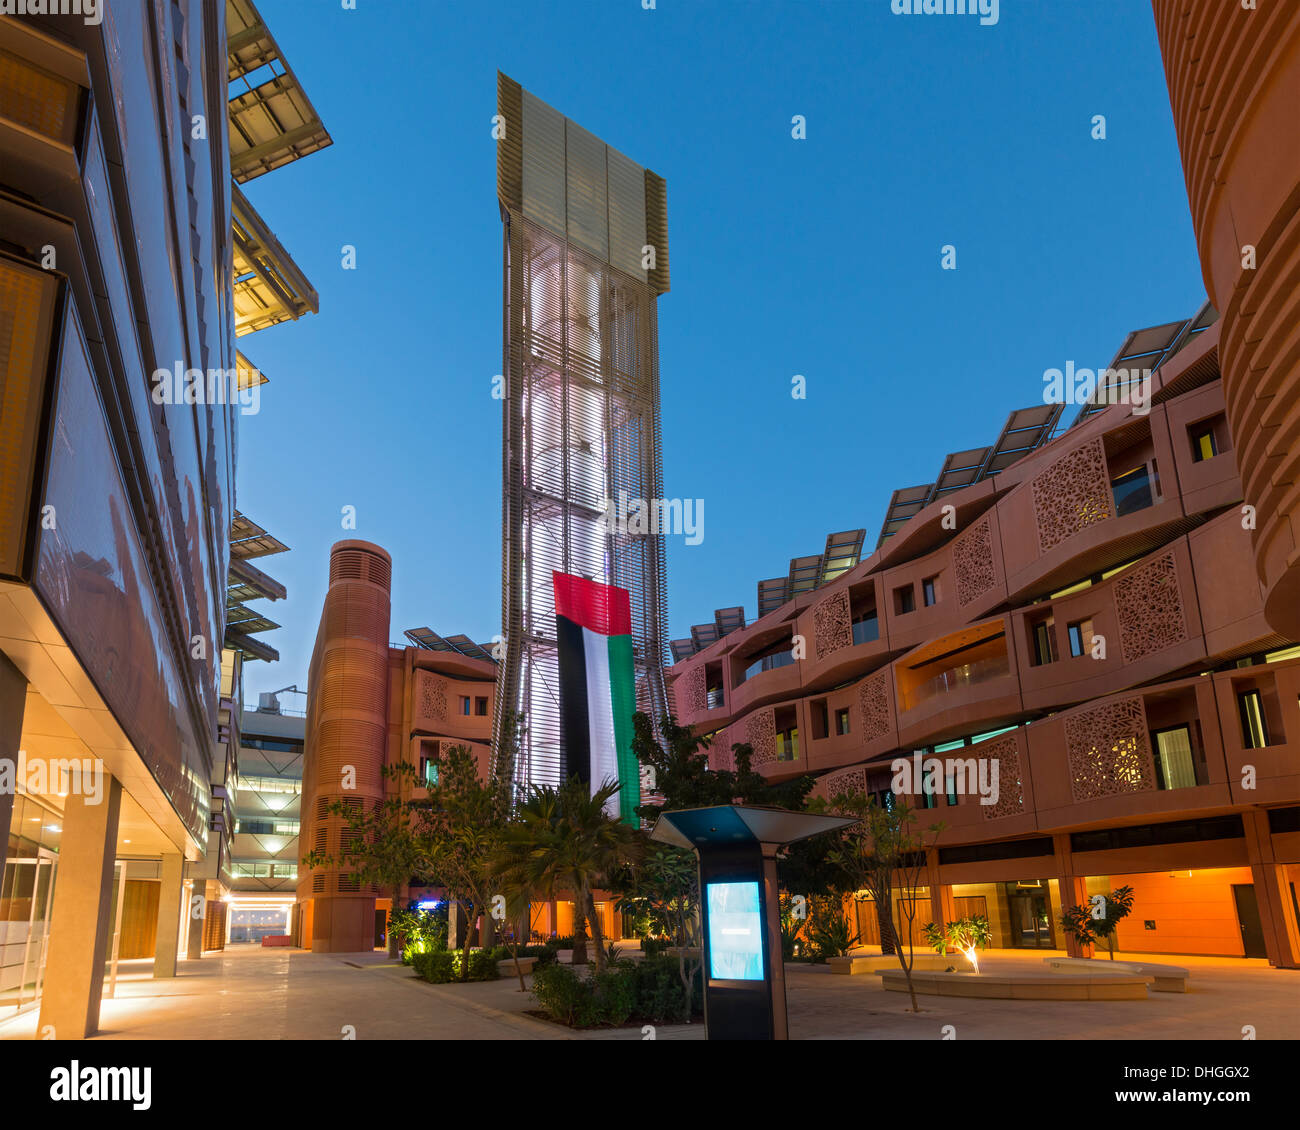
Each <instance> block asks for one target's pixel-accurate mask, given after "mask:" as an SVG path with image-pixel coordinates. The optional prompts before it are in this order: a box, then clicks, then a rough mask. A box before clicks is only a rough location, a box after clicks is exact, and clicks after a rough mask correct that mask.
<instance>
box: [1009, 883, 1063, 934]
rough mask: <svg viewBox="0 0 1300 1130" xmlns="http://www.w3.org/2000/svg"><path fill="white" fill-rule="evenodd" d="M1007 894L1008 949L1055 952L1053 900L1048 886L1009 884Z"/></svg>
mask: <svg viewBox="0 0 1300 1130" xmlns="http://www.w3.org/2000/svg"><path fill="white" fill-rule="evenodd" d="M1006 892H1007V910H1008V911H1009V916H1008V920H1009V924H1010V925H1009V929H1008V936H1009V940H1010V942H1011V945H1012V946H1014V947H1016V948H1017V949H1055V948H1056V932H1055V930H1054V929H1053V927H1052V897H1051V892H1050V890H1049V889H1048V887H1047V885H1046V884H1045V883H1044V884H1043V885H1042V886H1022V885H1021V884H1019V883H1008V884H1007V886H1006Z"/></svg>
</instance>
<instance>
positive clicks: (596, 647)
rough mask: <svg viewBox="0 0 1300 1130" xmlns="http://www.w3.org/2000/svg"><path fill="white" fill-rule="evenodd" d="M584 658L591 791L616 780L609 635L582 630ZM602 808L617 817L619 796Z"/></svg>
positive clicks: (616, 765) (586, 629)
mask: <svg viewBox="0 0 1300 1130" xmlns="http://www.w3.org/2000/svg"><path fill="white" fill-rule="evenodd" d="M582 650H583V652H584V653H585V655H586V660H587V729H588V732H589V733H590V735H591V791H592V793H593V794H594V793H595V791H596V790H597V789H598V788H600V786H601V785H603V784H604V783H605V781H606V780H607V779H608V778H610V777H612V778H613V779H614V780H615V781H617V780H618V744H617V742H616V741H615V738H614V701H613V698H612V697H611V695H610V691H609V637H608V636H604V635H601V634H600V633H599V632H593V631H592V630H591V629H590V628H583V629H582ZM605 811H606V812H608V813H609V814H610V815H611V816H613V817H615V818H616V819H617V817H618V814H619V812H618V797H617V796H614V797H613V798H611V800H610V802H609V803H608V804H607V805H606V806H605Z"/></svg>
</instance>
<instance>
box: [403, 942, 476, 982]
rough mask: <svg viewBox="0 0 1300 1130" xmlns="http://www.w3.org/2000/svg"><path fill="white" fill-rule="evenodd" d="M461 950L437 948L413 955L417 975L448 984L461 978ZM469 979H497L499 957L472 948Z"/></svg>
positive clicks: (430, 980) (413, 965)
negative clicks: (429, 951)
mask: <svg viewBox="0 0 1300 1130" xmlns="http://www.w3.org/2000/svg"><path fill="white" fill-rule="evenodd" d="M460 959H461V954H460V951H459V950H455V951H449V950H435V951H433V952H431V953H417V954H412V955H411V967H412V968H413V969H414V970H415V975H416V976H417V977H422V978H423V979H424V980H426V981H428V982H429V983H430V984H433V985H447V984H450V983H451V982H453V981H459V980H460V969H461V965H460ZM466 979H467V980H469V981H495V980H496V979H497V959H496V958H495V957H493V956H492V954H491V952H486V951H484V950H471V951H470V955H469V977H468V978H466Z"/></svg>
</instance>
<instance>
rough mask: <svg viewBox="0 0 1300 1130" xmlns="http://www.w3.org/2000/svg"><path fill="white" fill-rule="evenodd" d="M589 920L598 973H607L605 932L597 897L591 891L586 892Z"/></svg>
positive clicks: (585, 898)
mask: <svg viewBox="0 0 1300 1130" xmlns="http://www.w3.org/2000/svg"><path fill="white" fill-rule="evenodd" d="M583 899H584V901H585V902H586V904H587V918H588V920H589V921H590V922H591V944H592V946H593V947H594V948H595V950H596V972H597V973H604V972H605V932H604V931H603V930H602V929H601V928H600V915H599V914H597V913H596V896H595V895H594V894H592V893H591V891H590V889H588V890H587V891H585V892H584V894H583Z"/></svg>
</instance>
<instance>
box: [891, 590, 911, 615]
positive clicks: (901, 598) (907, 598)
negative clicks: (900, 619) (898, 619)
mask: <svg viewBox="0 0 1300 1130" xmlns="http://www.w3.org/2000/svg"><path fill="white" fill-rule="evenodd" d="M894 611H895V612H897V613H898V615H900V616H905V615H906V614H907V613H909V612H915V611H916V594H915V593H914V592H913V591H912V586H911V585H904V586H903V587H902V588H897V589H895V590H894Z"/></svg>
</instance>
